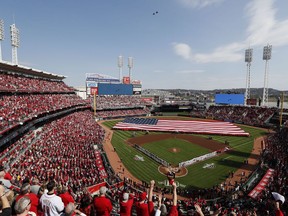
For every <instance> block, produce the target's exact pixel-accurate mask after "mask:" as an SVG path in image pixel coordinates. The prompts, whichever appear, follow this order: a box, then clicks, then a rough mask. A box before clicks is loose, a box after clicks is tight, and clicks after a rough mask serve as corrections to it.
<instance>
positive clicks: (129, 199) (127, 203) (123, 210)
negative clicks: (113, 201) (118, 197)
mask: <svg viewBox="0 0 288 216" xmlns="http://www.w3.org/2000/svg"><path fill="white" fill-rule="evenodd" d="M133 202H134V196H133V195H132V194H130V195H129V193H124V194H123V199H122V201H121V202H120V216H131V209H132V206H133Z"/></svg>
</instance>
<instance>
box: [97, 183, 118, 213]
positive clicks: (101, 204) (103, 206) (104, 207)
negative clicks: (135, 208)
mask: <svg viewBox="0 0 288 216" xmlns="http://www.w3.org/2000/svg"><path fill="white" fill-rule="evenodd" d="M99 192H100V195H99V197H96V198H95V199H94V202H93V203H94V209H95V211H96V215H97V216H109V215H110V213H111V211H112V208H113V206H112V203H111V201H110V199H108V198H107V197H106V192H107V188H106V187H105V186H103V187H101V188H100V190H99Z"/></svg>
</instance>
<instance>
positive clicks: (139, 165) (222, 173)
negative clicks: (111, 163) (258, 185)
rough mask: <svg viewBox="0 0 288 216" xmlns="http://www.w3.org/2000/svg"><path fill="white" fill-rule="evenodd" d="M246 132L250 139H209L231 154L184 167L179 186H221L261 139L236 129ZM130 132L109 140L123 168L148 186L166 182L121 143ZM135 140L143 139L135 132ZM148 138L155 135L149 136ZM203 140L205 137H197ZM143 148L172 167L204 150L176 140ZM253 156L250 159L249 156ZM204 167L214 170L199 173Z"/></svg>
mask: <svg viewBox="0 0 288 216" xmlns="http://www.w3.org/2000/svg"><path fill="white" fill-rule="evenodd" d="M116 123H117V121H107V122H105V123H104V125H106V126H108V127H110V128H112V127H113V126H114V125H115V124H116ZM239 126H240V127H241V128H242V129H244V130H245V131H246V132H249V133H250V135H251V136H250V137H235V136H216V135H215V136H212V138H213V140H216V141H219V142H223V143H224V142H225V141H228V142H229V145H230V146H231V147H232V148H233V150H234V151H231V152H227V153H224V154H221V155H220V156H218V157H214V158H212V159H209V160H206V161H203V162H199V163H197V164H194V165H192V166H189V167H187V169H188V175H187V176H185V177H181V178H177V181H178V182H179V183H181V184H182V185H186V186H188V185H190V186H192V187H196V188H210V187H212V186H213V185H216V184H219V183H221V182H222V181H223V180H225V179H226V177H227V175H228V173H229V171H236V170H237V169H238V168H239V167H241V166H242V165H243V161H244V160H245V159H247V158H248V157H249V156H250V153H251V151H252V148H253V142H254V139H255V138H257V137H259V136H263V135H265V132H264V131H263V130H261V129H257V128H252V127H248V126H243V125H239ZM131 134H132V132H131V131H121V130H115V131H114V134H113V137H112V145H113V146H114V147H116V149H117V153H118V155H119V157H120V158H121V159H122V161H123V163H124V165H125V167H127V169H129V171H130V172H131V173H132V174H133V175H134V176H136V177H137V178H138V179H140V180H144V181H147V182H149V181H150V180H151V179H154V180H155V181H156V182H157V181H158V182H161V181H163V180H165V179H166V176H164V175H162V174H161V173H159V172H158V167H159V164H158V163H156V162H155V161H153V160H152V159H150V158H149V157H147V156H146V155H144V154H142V153H141V152H139V151H138V150H136V149H135V148H133V147H131V146H129V145H127V144H126V143H125V140H127V139H129V138H131ZM135 134H136V136H137V137H138V136H143V135H144V132H140V131H136V132H135ZM150 134H155V133H154V132H153V133H150ZM201 136H203V137H205V138H206V137H207V135H205V136H204V135H201ZM142 147H143V148H145V149H147V150H149V151H150V152H152V153H153V154H155V155H157V156H159V157H160V158H162V159H164V160H166V161H168V162H170V163H172V164H178V163H179V162H182V161H185V160H189V159H192V158H194V157H197V156H200V155H203V154H206V153H208V152H209V150H208V149H205V148H203V147H200V146H198V145H196V144H191V143H190V142H189V143H188V142H187V141H184V140H179V139H175V138H174V139H166V140H163V141H159V142H151V143H147V144H144V145H143V146H142ZM170 148H178V149H180V150H181V152H179V153H171V152H169V149H170ZM135 155H139V156H141V157H143V158H144V162H142V161H137V160H135V159H134V157H135ZM252 156H253V155H252ZM206 163H214V164H215V168H214V169H203V166H204V165H205V164H206Z"/></svg>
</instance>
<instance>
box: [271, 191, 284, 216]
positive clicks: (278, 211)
mask: <svg viewBox="0 0 288 216" xmlns="http://www.w3.org/2000/svg"><path fill="white" fill-rule="evenodd" d="M272 196H273V198H274V200H275V208H276V210H275V216H284V214H283V212H282V211H281V209H280V206H281V205H282V204H283V203H284V202H285V197H284V196H283V195H281V194H279V193H276V192H272Z"/></svg>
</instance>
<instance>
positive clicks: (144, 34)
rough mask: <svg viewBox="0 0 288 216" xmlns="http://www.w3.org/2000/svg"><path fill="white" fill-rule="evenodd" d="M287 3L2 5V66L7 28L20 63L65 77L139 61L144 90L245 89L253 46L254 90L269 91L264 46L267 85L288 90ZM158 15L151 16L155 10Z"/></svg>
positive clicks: (38, 1)
mask: <svg viewBox="0 0 288 216" xmlns="http://www.w3.org/2000/svg"><path fill="white" fill-rule="evenodd" d="M287 10H288V1H287V0H241V1H240V0H121V1H120V0H84V1H79V0H49V1H44V0H25V1H23V0H2V1H1V4H0V19H3V20H4V23H5V40H4V41H2V56H3V60H5V61H11V59H12V57H11V55H12V54H11V45H10V33H9V26H10V25H11V24H13V23H14V22H15V23H16V26H17V27H18V29H19V31H20V47H19V49H18V61H19V64H21V65H24V66H29V67H32V68H36V69H41V70H44V71H47V72H51V73H56V74H61V75H65V76H67V79H65V82H66V83H67V84H68V85H72V86H75V87H76V86H84V85H85V74H86V73H100V74H106V75H109V76H113V77H118V76H119V69H118V67H117V58H118V56H119V55H122V56H123V58H124V67H123V75H124V76H127V75H128V67H127V64H128V57H133V59H134V67H133V69H132V77H133V79H137V80H141V81H142V86H143V89H147V88H163V89H168V88H172V89H176V88H182V89H202V90H210V89H216V88H221V89H224V88H245V86H246V71H247V68H246V64H245V62H244V53H245V49H247V48H249V46H250V47H251V48H253V61H252V65H251V87H255V88H258V87H263V85H264V72H265V61H263V60H262V54H263V47H264V46H265V45H267V44H268V43H269V44H271V45H272V46H273V48H272V58H271V60H270V61H269V83H268V86H269V87H272V88H276V89H279V90H288V82H287V80H288V60H287V57H288V14H287ZM156 11H158V13H157V14H155V15H153V13H154V12H156Z"/></svg>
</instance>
